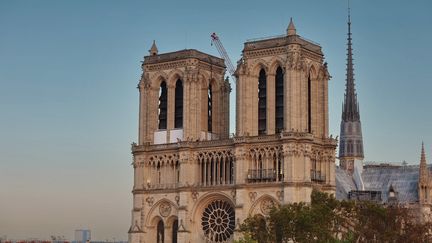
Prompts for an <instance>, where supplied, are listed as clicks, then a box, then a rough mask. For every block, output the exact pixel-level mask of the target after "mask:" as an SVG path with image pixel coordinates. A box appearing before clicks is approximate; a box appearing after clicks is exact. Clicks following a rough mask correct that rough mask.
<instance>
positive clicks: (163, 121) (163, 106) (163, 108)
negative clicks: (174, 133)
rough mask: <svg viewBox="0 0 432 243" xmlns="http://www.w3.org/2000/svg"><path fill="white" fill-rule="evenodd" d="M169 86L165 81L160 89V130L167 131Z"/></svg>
mask: <svg viewBox="0 0 432 243" xmlns="http://www.w3.org/2000/svg"><path fill="white" fill-rule="evenodd" d="M167 103H168V102H167V86H166V83H165V81H163V82H162V83H161V84H160V88H159V109H158V111H159V126H158V128H159V129H167Z"/></svg>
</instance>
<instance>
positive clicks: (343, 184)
mask: <svg viewBox="0 0 432 243" xmlns="http://www.w3.org/2000/svg"><path fill="white" fill-rule="evenodd" d="M352 190H357V188H356V185H355V184H354V180H353V178H352V177H351V176H350V175H349V174H348V172H347V171H345V170H343V169H341V168H340V167H336V198H337V199H339V200H344V199H348V193H349V192H350V191H352Z"/></svg>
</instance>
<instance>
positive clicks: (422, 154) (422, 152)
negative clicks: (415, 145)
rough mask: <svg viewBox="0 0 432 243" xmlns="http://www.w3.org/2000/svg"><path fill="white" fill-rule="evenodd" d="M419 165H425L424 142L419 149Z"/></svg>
mask: <svg viewBox="0 0 432 243" xmlns="http://www.w3.org/2000/svg"><path fill="white" fill-rule="evenodd" d="M420 164H426V154H425V151H424V142H422V147H421V155H420Z"/></svg>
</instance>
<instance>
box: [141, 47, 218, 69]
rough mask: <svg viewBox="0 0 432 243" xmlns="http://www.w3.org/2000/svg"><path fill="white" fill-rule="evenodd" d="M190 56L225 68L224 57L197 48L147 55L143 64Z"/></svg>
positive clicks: (188, 57) (176, 59)
mask: <svg viewBox="0 0 432 243" xmlns="http://www.w3.org/2000/svg"><path fill="white" fill-rule="evenodd" d="M190 58H195V59H198V60H200V61H203V62H207V63H209V64H212V65H216V66H219V67H222V68H225V61H224V59H222V58H219V57H215V56H212V55H209V54H207V53H204V52H201V51H198V50H195V49H184V50H180V51H174V52H168V53H162V54H157V55H150V56H145V57H144V63H143V64H144V65H146V64H154V63H162V62H170V61H178V60H183V59H190Z"/></svg>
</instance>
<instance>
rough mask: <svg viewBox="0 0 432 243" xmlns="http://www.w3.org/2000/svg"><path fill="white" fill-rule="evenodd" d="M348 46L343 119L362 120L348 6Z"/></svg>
mask: <svg viewBox="0 0 432 243" xmlns="http://www.w3.org/2000/svg"><path fill="white" fill-rule="evenodd" d="M347 40H348V48H347V51H348V52H347V68H346V71H347V72H346V85H345V99H344V103H343V109H342V120H344V121H360V111H359V106H358V102H357V93H356V90H355V83H354V63H353V52H352V38H351V13H350V8H349V7H348V39H347Z"/></svg>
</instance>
